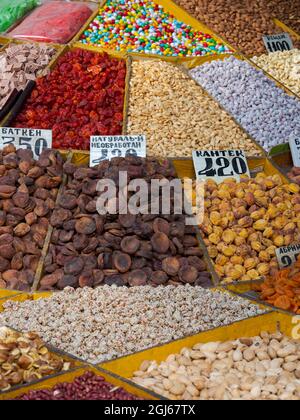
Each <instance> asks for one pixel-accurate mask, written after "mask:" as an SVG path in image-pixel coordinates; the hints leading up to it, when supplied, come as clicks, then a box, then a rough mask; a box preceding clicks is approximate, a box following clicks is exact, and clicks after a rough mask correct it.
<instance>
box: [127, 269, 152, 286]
mask: <svg viewBox="0 0 300 420" xmlns="http://www.w3.org/2000/svg"><path fill="white" fill-rule="evenodd" d="M128 283H129V285H130V286H145V285H146V284H147V274H146V273H145V272H144V271H143V270H133V271H131V272H130V273H129V275H128Z"/></svg>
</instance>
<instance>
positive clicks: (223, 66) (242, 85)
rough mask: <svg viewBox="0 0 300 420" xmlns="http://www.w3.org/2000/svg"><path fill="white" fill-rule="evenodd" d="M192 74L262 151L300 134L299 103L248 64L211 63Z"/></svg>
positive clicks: (230, 59)
mask: <svg viewBox="0 0 300 420" xmlns="http://www.w3.org/2000/svg"><path fill="white" fill-rule="evenodd" d="M191 75H192V76H193V77H194V78H195V80H197V82H198V83H199V84H200V85H201V86H202V87H203V88H204V89H206V90H207V92H208V93H209V94H210V95H212V96H213V97H214V98H215V99H216V100H217V101H218V102H219V103H220V104H221V105H222V106H223V107H224V108H225V109H226V110H227V112H229V113H230V114H231V115H232V116H233V117H234V118H235V119H236V120H237V121H238V122H239V123H240V124H241V126H242V127H243V128H244V129H245V130H246V131H247V132H248V133H249V134H250V135H251V136H252V137H253V138H254V139H255V140H256V141H257V142H258V143H259V144H260V145H261V147H263V148H264V149H265V150H267V151H269V150H270V149H271V148H272V147H273V146H277V145H278V144H282V142H283V139H284V138H286V139H289V138H290V137H291V136H292V135H295V133H297V132H300V100H299V99H298V98H296V97H294V96H293V95H291V96H290V95H288V94H287V93H286V92H285V91H284V90H283V89H282V88H281V87H278V86H277V85H276V84H275V82H274V81H273V80H271V79H270V78H269V77H268V76H266V75H265V74H264V73H263V72H262V70H258V69H256V68H255V67H253V66H252V65H251V64H250V63H248V62H247V61H244V60H240V59H237V58H235V57H230V58H226V59H225V60H214V61H211V62H207V63H204V64H203V65H200V66H198V67H196V68H194V69H193V70H191Z"/></svg>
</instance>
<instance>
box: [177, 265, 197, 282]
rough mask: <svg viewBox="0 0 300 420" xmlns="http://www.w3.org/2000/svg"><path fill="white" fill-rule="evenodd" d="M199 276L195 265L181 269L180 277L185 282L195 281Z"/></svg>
mask: <svg viewBox="0 0 300 420" xmlns="http://www.w3.org/2000/svg"><path fill="white" fill-rule="evenodd" d="M198 276H199V273H198V270H197V269H196V268H195V267H191V266H188V267H184V268H181V269H180V271H179V279H180V280H181V281H182V282H183V283H190V284H192V283H194V282H195V281H196V280H197V278H198Z"/></svg>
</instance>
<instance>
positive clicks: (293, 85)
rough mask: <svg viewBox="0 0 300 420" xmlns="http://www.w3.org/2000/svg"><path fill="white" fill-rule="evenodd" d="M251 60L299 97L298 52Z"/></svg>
mask: <svg viewBox="0 0 300 420" xmlns="http://www.w3.org/2000/svg"><path fill="white" fill-rule="evenodd" d="M252 60H253V61H254V62H255V63H256V64H257V65H258V66H259V67H261V68H262V69H263V70H265V71H266V72H267V73H269V74H271V76H273V77H274V78H275V79H277V80H278V81H279V82H281V83H282V84H283V85H285V86H286V87H288V88H289V89H290V90H291V91H292V92H294V93H295V94H296V95H300V50H298V49H293V50H291V51H283V52H281V51H279V52H275V53H272V54H263V55H261V56H259V57H253V58H252Z"/></svg>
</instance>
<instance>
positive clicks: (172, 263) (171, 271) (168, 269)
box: [162, 257, 180, 277]
mask: <svg viewBox="0 0 300 420" xmlns="http://www.w3.org/2000/svg"><path fill="white" fill-rule="evenodd" d="M162 269H163V271H164V272H165V273H167V274H168V275H169V276H172V277H173V276H177V274H178V272H179V270H180V262H179V260H178V259H177V258H175V257H168V258H165V259H164V260H163V262H162Z"/></svg>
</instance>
